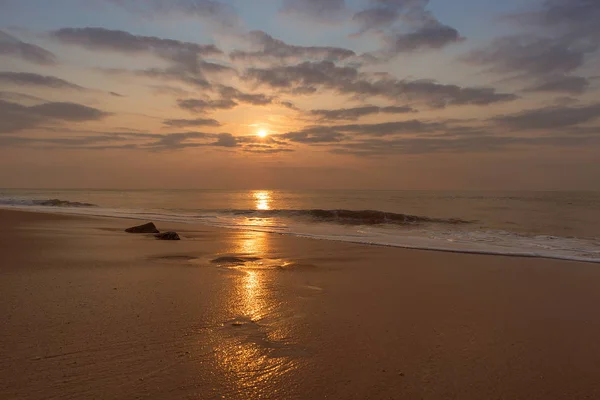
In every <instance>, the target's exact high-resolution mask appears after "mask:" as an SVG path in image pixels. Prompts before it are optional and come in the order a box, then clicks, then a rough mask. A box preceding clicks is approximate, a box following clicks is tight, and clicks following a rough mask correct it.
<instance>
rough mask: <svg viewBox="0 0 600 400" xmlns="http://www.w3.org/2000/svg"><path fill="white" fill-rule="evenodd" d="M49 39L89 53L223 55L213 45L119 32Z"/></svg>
mask: <svg viewBox="0 0 600 400" xmlns="http://www.w3.org/2000/svg"><path fill="white" fill-rule="evenodd" d="M50 36H51V37H53V38H55V39H57V40H59V41H60V42H62V43H65V44H71V45H78V46H81V47H84V48H86V49H88V50H93V51H96V50H110V51H117V52H122V53H127V54H131V53H141V52H148V53H150V52H153V53H156V54H158V55H160V56H162V57H164V58H168V59H173V58H175V57H176V56H177V55H178V53H179V54H182V53H183V54H186V53H187V54H192V55H197V56H213V55H218V54H222V51H221V50H219V49H218V48H217V47H216V46H215V45H212V44H210V45H201V44H197V43H191V42H182V41H179V40H173V39H161V38H158V37H155V36H140V35H133V34H131V33H129V32H125V31H120V30H110V29H104V28H62V29H59V30H56V31H53V32H51V33H50Z"/></svg>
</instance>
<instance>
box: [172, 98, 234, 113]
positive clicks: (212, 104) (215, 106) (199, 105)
mask: <svg viewBox="0 0 600 400" xmlns="http://www.w3.org/2000/svg"><path fill="white" fill-rule="evenodd" d="M237 104H238V103H236V102H235V101H233V100H203V99H180V100H177V105H178V106H179V108H181V109H184V110H187V111H191V112H194V113H198V114H201V113H205V112H208V111H215V110H230V109H232V108H234V107H235V106H237Z"/></svg>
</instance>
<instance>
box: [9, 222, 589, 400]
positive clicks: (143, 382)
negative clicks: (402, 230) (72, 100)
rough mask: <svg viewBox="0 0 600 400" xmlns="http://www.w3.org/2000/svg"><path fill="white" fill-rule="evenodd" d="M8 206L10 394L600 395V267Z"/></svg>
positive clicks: (100, 396) (116, 396) (300, 396)
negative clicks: (158, 233)
mask: <svg viewBox="0 0 600 400" xmlns="http://www.w3.org/2000/svg"><path fill="white" fill-rule="evenodd" d="M0 221H1V226H0V313H1V315H2V318H3V320H2V325H1V326H0V339H1V340H0V399H2V400H9V399H138V398H140V399H146V398H148V399H222V398H226V399H545V400H548V399H599V398H600V266H599V265H595V264H585V263H573V262H564V261H552V260H541V259H526V258H509V257H497V256H477V255H462V254H449V253H436V252H427V251H412V250H402V249H394V248H382V247H373V246H363V245H355V244H346V243H336V242H327V241H316V240H309V239H300V238H293V237H285V236H278V235H272V234H266V233H257V232H245V231H227V230H218V229H214V228H209V227H204V226H191V225H179V226H178V225H176V224H165V223H163V224H158V225H159V228H162V229H166V228H169V229H176V230H178V231H179V232H180V234H181V235H182V237H183V240H182V241H180V242H161V241H156V240H154V239H153V238H152V237H148V236H146V235H131V234H126V233H124V232H122V230H123V229H124V228H126V227H129V226H131V225H134V224H136V221H127V220H110V219H91V218H88V219H86V218H68V217H60V216H52V215H44V214H33V213H22V212H14V211H0ZM229 256H234V257H238V258H240V257H242V258H249V259H248V261H246V262H245V263H243V265H233V264H228V263H226V262H218V263H214V262H211V260H214V259H216V258H219V257H229ZM252 257H259V258H260V260H252Z"/></svg>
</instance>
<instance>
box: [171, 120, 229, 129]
mask: <svg viewBox="0 0 600 400" xmlns="http://www.w3.org/2000/svg"><path fill="white" fill-rule="evenodd" d="M163 125H165V126H168V127H171V128H187V127H195V126H221V124H220V123H219V121H217V120H215V119H205V118H196V119H167V120H165V121H163Z"/></svg>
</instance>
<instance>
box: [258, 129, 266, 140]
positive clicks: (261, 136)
mask: <svg viewBox="0 0 600 400" xmlns="http://www.w3.org/2000/svg"><path fill="white" fill-rule="evenodd" d="M267 135H268V133H267V131H266V130H264V129H261V130H260V131H258V132H256V136H258V137H259V138H266V137H267Z"/></svg>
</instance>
